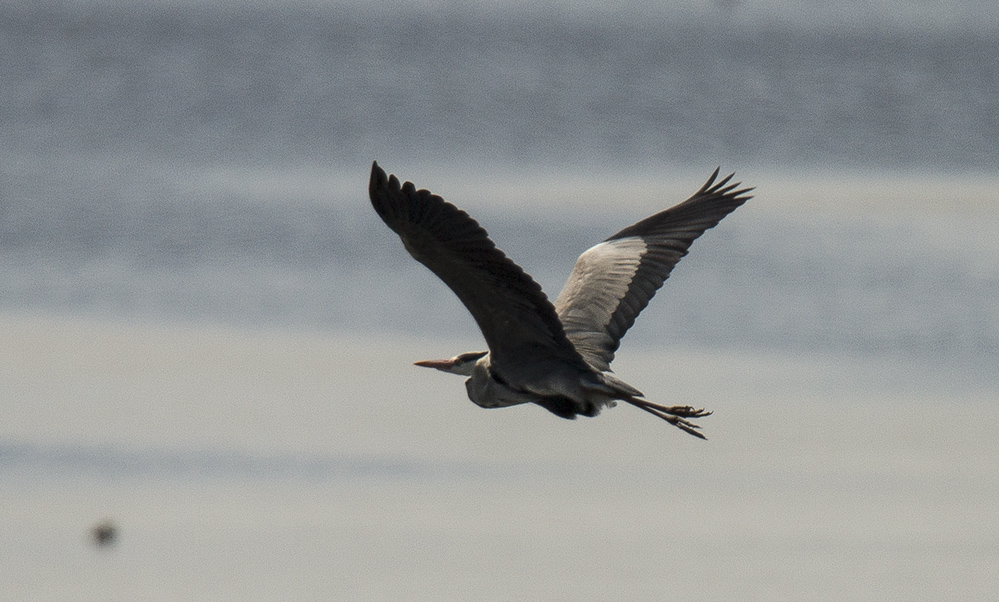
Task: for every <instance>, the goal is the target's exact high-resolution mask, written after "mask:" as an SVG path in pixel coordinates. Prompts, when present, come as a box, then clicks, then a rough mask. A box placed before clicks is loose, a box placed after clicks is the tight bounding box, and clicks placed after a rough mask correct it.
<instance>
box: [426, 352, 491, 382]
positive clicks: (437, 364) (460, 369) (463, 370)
mask: <svg viewBox="0 0 999 602" xmlns="http://www.w3.org/2000/svg"><path fill="white" fill-rule="evenodd" d="M487 353H489V352H488V351H469V352H468V353H461V354H459V355H456V356H454V357H452V358H451V359H449V360H420V361H418V362H413V363H414V364H415V365H417V366H423V367H424V368H436V369H438V370H440V371H441V372H450V373H451V374H460V375H461V376H471V375H472V370H473V369H474V368H475V363H476V362H477V361H479V360H480V359H482V358H483V357H485V355H486V354H487Z"/></svg>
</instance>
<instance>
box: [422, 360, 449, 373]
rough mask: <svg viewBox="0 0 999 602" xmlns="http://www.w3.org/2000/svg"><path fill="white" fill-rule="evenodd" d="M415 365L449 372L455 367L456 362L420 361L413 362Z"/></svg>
mask: <svg viewBox="0 0 999 602" xmlns="http://www.w3.org/2000/svg"><path fill="white" fill-rule="evenodd" d="M413 365H414V366H423V367H424V368H437V369H438V370H441V371H444V372H447V371H448V370H450V369H451V368H453V367H454V360H420V361H418V362H413Z"/></svg>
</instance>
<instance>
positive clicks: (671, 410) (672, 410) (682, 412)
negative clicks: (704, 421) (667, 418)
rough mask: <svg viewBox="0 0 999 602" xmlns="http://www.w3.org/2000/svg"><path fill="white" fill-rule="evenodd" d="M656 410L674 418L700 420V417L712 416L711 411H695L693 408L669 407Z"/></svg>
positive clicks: (702, 409) (701, 409)
mask: <svg viewBox="0 0 999 602" xmlns="http://www.w3.org/2000/svg"><path fill="white" fill-rule="evenodd" d="M657 409H660V410H662V411H663V412H666V413H667V414H672V415H674V416H682V417H683V418H700V417H701V416H710V415H711V414H712V412H711V410H705V409H704V408H700V409H697V408H695V407H694V406H671V407H668V408H666V407H662V406H659V407H658V408H657Z"/></svg>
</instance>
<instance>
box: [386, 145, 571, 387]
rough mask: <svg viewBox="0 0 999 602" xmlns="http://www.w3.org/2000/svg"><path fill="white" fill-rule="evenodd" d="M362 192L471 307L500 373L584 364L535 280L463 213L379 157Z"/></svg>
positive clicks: (513, 374)
mask: <svg viewBox="0 0 999 602" xmlns="http://www.w3.org/2000/svg"><path fill="white" fill-rule="evenodd" d="M368 193H369V195H370V196H371V204H372V205H373V206H374V208H375V211H377V212H378V215H379V216H380V217H381V218H382V220H384V221H385V223H386V224H387V225H388V227H389V228H391V229H392V230H394V231H395V232H396V234H398V235H399V237H400V238H401V239H402V243H403V245H405V247H406V250H407V251H409V253H410V255H412V256H413V257H414V258H416V260H417V261H419V262H420V263H422V264H423V265H425V266H427V267H428V268H430V270H431V271H433V273H434V274H437V276H438V277H439V278H440V279H441V280H443V281H444V283H445V284H447V285H448V286H449V287H450V288H451V290H452V291H454V292H455V294H456V295H458V298H459V299H461V302H462V303H464V304H465V307H466V308H468V311H469V312H471V314H472V317H474V318H475V321H476V323H478V325H479V329H480V330H481V331H482V335H483V336H484V337H485V339H486V343H487V344H488V345H489V351H490V362H491V363H492V365H493V366H494V367H495V368H496V369H497V371H499V372H501V373H503V374H504V377H505V378H507V379H510V380H519V378H518V377H519V376H521V375H522V376H523V377H524V379H525V380H530V378H531V374H530V373H531V372H534V371H536V370H539V369H543V367H544V366H546V365H550V363H551V362H552V361H557V362H561V363H562V364H563V365H564V364H567V363H568V364H571V365H573V366H576V367H578V368H579V369H582V370H588V369H587V367H586V364H585V363H584V362H583V359H582V358H581V357H580V355H579V353H578V352H577V351H576V349H575V347H574V346H573V345H572V343H570V342H569V339H568V338H566V335H565V331H564V330H563V328H562V324H561V322H559V319H558V316H557V315H556V313H555V308H554V307H553V306H552V304H551V302H550V301H549V300H548V298H547V297H546V296H545V294H544V293H543V292H542V291H541V286H540V285H538V283H536V282H535V281H534V280H532V279H531V277H530V276H528V275H527V274H526V273H525V272H524V270H523V269H521V268H520V266H518V265H517V264H515V263H514V262H513V261H511V260H510V259H509V258H507V256H506V255H504V254H503V252H502V251H500V250H499V249H497V248H496V245H495V244H494V243H493V241H491V240H490V239H489V235H488V234H487V233H486V231H485V230H484V229H483V228H482V227H481V226H479V224H478V222H476V221H475V220H474V219H472V218H471V217H470V216H469V215H468V214H467V213H465V212H464V211H462V210H460V209H458V208H457V207H455V206H454V205H452V204H450V203H448V202H446V201H445V200H444V199H442V198H441V197H439V196H437V195H434V194H431V193H430V191H428V190H417V189H416V187H415V186H414V185H413V184H412V183H411V182H406V183H405V184H402V185H401V186H400V184H399V180H398V178H396V177H395V176H394V175H393V176H388V177H387V176H386V174H385V171H384V170H382V168H380V167H379V166H378V163H377V162H376V163H373V164H372V165H371V181H370V183H369V185H368ZM511 384H513V383H511Z"/></svg>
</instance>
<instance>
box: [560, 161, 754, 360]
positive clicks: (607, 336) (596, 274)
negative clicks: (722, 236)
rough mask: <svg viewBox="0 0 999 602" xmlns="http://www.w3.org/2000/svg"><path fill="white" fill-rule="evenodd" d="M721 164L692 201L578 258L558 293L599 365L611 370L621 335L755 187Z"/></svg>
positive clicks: (586, 352)
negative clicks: (722, 170)
mask: <svg viewBox="0 0 999 602" xmlns="http://www.w3.org/2000/svg"><path fill="white" fill-rule="evenodd" d="M733 175H735V174H731V175H729V176H728V177H726V178H724V179H723V180H721V181H719V182H717V183H716V182H715V179H716V178H717V177H718V170H717V169H716V170H715V171H714V173H713V174H711V177H710V178H708V181H707V183H705V184H704V186H702V187H701V189H700V190H698V191H697V192H696V193H694V195H693V196H692V197H690V198H689V199H687V200H686V201H684V202H682V203H680V204H679V205H676V206H675V207H671V208H669V209H667V210H665V211H662V212H660V213H657V214H655V215H653V216H652V217H649V218H646V219H643V220H642V221H640V222H638V223H637V224H634V225H632V226H629V227H627V228H625V229H624V230H621V231H620V232H618V233H617V234H615V235H614V236H611V237H610V238H608V239H607V240H605V241H604V242H602V243H600V244H598V245H596V246H594V247H591V248H590V249H588V250H587V251H586V252H584V253H583V254H582V255H580V256H579V259H577V260H576V265H575V267H574V268H573V270H572V274H570V275H569V280H568V281H567V282H566V283H565V287H564V288H563V289H562V292H561V293H560V294H559V296H558V298H557V299H556V300H555V308H556V311H557V312H558V317H559V319H560V321H561V322H562V326H563V328H564V329H565V333H566V335H567V336H568V337H569V340H570V341H572V343H573V345H575V346H576V350H577V351H579V353H580V354H582V356H583V358H584V359H585V360H586V361H587V363H589V364H590V366H592V367H593V368H594V369H597V370H609V369H610V363H611V362H612V361H613V360H614V352H615V351H617V348H618V345H619V344H620V342H621V338H622V337H624V334H625V333H626V332H628V329H629V328H631V325H632V324H634V323H635V318H637V317H638V314H639V313H641V311H642V310H643V309H645V306H646V305H648V304H649V300H650V299H652V297H653V295H655V294H656V291H657V290H659V287H661V286H662V285H663V282H664V281H665V280H666V278H668V277H669V274H670V272H671V271H672V270H673V266H675V265H676V264H677V262H679V261H680V258H681V257H683V256H684V255H686V254H687V249H688V248H689V247H690V245H691V243H693V242H694V239H696V238H697V237H698V236H700V235H701V234H703V233H704V231H705V230H707V229H708V228H711V227H713V226H715V225H716V224H717V223H718V222H719V221H721V219H722V218H723V217H725V216H726V215H728V214H729V213H731V212H732V211H734V210H735V208H736V207H738V206H740V205H742V204H743V203H745V202H746V201H747V200H749V199H750V198H752V197H750V196H748V195H747V193H748V192H749V191H751V190H752V188H743V189H739V190H737V188H738V187H739V185H740V183H739V182H736V183H734V184H729V183H728V182H729V180H731V179H732V176H733Z"/></svg>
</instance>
